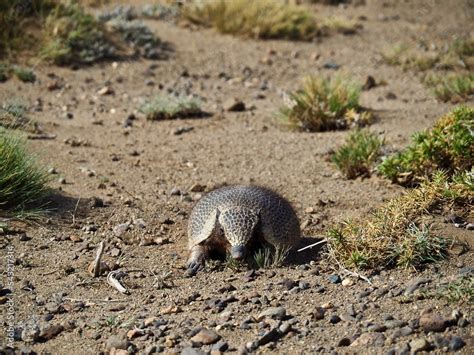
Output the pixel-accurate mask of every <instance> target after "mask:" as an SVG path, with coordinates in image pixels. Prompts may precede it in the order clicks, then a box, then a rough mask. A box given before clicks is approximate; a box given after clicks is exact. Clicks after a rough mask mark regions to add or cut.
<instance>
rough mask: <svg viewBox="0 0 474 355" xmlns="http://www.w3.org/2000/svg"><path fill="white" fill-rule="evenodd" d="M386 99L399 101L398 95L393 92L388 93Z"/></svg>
mask: <svg viewBox="0 0 474 355" xmlns="http://www.w3.org/2000/svg"><path fill="white" fill-rule="evenodd" d="M385 98H386V99H387V100H396V99H397V95H396V94H395V93H393V92H391V91H389V92H387V94H386V95H385Z"/></svg>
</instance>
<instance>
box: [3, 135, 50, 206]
mask: <svg viewBox="0 0 474 355" xmlns="http://www.w3.org/2000/svg"><path fill="white" fill-rule="evenodd" d="M48 179H49V178H48V174H47V172H46V170H45V169H43V168H41V167H38V165H37V163H36V160H35V157H34V156H31V155H29V154H28V152H27V151H26V148H25V141H24V140H23V139H22V138H21V137H20V136H18V135H17V134H16V133H13V132H12V131H9V130H6V129H4V128H1V127H0V214H7V213H8V210H13V211H14V212H20V211H22V210H24V209H26V208H28V207H29V206H30V205H31V204H32V203H34V202H36V201H37V200H38V199H39V198H40V197H41V196H42V195H43V193H44V192H45V189H46V184H47V182H48Z"/></svg>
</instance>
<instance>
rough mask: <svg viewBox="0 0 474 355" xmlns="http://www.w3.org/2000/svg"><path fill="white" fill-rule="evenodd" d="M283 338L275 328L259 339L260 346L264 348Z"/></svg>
mask: <svg viewBox="0 0 474 355" xmlns="http://www.w3.org/2000/svg"><path fill="white" fill-rule="evenodd" d="M280 337H281V334H280V332H279V331H278V329H276V328H273V329H272V330H270V331H268V332H266V333H265V334H264V335H263V336H262V337H261V338H260V339H258V345H259V346H262V345H265V344H268V343H270V342H272V341H276V340H278V339H279V338H280Z"/></svg>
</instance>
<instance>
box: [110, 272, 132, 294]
mask: <svg viewBox="0 0 474 355" xmlns="http://www.w3.org/2000/svg"><path fill="white" fill-rule="evenodd" d="M124 275H125V273H124V272H123V271H111V272H109V274H108V275H107V283H108V284H109V285H110V286H112V287H114V288H115V289H116V290H117V291H118V292H120V293H123V294H128V291H127V289H126V288H125V287H123V285H122V284H121V283H120V281H119V280H118V279H119V278H121V277H122V276H124Z"/></svg>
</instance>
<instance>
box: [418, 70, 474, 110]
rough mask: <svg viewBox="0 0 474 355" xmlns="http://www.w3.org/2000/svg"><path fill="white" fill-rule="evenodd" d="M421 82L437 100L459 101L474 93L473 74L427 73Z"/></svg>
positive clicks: (465, 99)
mask: <svg viewBox="0 0 474 355" xmlns="http://www.w3.org/2000/svg"><path fill="white" fill-rule="evenodd" d="M423 83H424V84H425V86H426V87H428V88H430V89H431V90H432V91H433V93H434V95H435V96H436V98H437V99H438V100H439V101H443V102H451V103H460V102H464V101H467V100H469V98H470V97H472V96H473V95H474V74H473V73H468V74H454V75H429V76H427V77H426V78H425V79H424V80H423Z"/></svg>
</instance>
